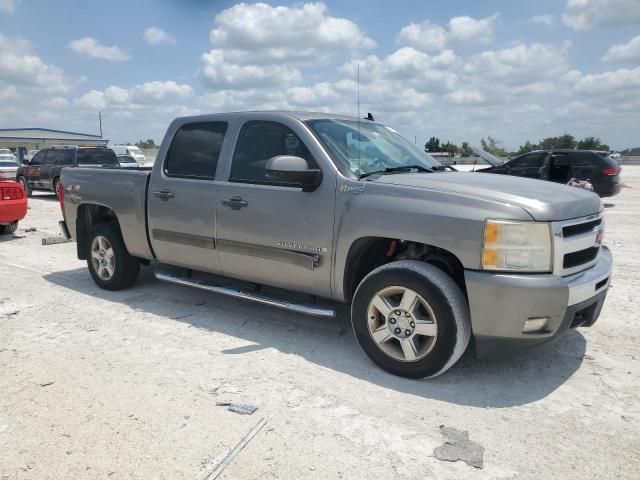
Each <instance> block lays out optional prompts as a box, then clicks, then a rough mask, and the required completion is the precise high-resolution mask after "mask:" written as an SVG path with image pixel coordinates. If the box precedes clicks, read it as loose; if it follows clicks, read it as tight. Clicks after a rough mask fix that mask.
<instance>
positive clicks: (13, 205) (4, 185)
mask: <svg viewBox="0 0 640 480" xmlns="http://www.w3.org/2000/svg"><path fill="white" fill-rule="evenodd" d="M26 215H27V196H26V195H25V193H24V188H22V185H20V184H19V183H16V182H15V181H7V180H4V179H2V178H1V177H0V235H2V234H5V233H13V232H15V231H16V229H17V228H18V221H19V220H22V219H23V218H24V217H25V216H26Z"/></svg>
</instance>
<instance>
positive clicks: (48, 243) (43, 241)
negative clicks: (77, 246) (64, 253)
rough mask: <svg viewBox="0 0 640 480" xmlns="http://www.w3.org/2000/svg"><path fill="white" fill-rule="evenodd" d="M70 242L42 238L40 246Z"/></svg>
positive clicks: (62, 239) (65, 239)
mask: <svg viewBox="0 0 640 480" xmlns="http://www.w3.org/2000/svg"><path fill="white" fill-rule="evenodd" d="M70 241H71V240H69V239H68V238H65V237H44V238H43V239H42V245H55V244H57V243H69V242H70Z"/></svg>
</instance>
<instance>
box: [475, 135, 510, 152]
mask: <svg viewBox="0 0 640 480" xmlns="http://www.w3.org/2000/svg"><path fill="white" fill-rule="evenodd" d="M480 145H481V146H482V149H483V150H484V151H485V152H489V153H490V154H492V155H495V156H496V157H507V156H509V155H508V153H507V151H506V150H505V149H504V148H503V147H502V142H501V141H500V140H498V139H496V138H493V137H492V136H491V135H489V136H488V137H487V139H486V140H485V139H484V138H482V139H480Z"/></svg>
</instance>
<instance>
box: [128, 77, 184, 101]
mask: <svg viewBox="0 0 640 480" xmlns="http://www.w3.org/2000/svg"><path fill="white" fill-rule="evenodd" d="M130 95H131V100H132V101H133V102H135V103H141V104H158V103H172V102H180V101H183V100H187V99H189V98H191V97H192V96H193V95H194V93H193V89H192V88H191V87H190V86H189V85H186V84H184V83H176V82H174V81H166V82H160V81H154V82H146V83H143V84H142V85H136V86H135V87H133V88H132V89H131V91H130Z"/></svg>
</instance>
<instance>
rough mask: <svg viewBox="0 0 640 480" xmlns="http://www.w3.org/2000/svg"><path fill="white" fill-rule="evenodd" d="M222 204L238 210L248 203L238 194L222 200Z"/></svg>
mask: <svg viewBox="0 0 640 480" xmlns="http://www.w3.org/2000/svg"><path fill="white" fill-rule="evenodd" d="M222 205H224V206H225V207H231V209H232V210H239V209H241V208H242V207H246V206H247V205H249V204H248V203H247V202H246V201H244V200H242V198H241V197H239V196H238V195H234V196H233V197H231V198H230V199H229V200H222Z"/></svg>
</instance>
